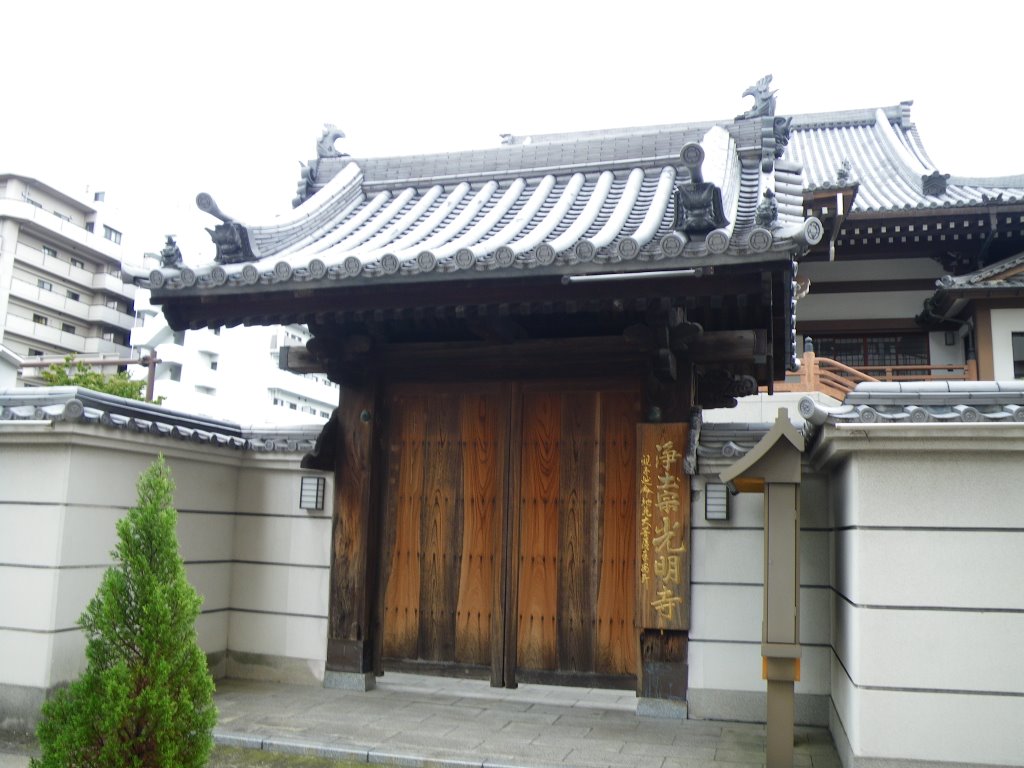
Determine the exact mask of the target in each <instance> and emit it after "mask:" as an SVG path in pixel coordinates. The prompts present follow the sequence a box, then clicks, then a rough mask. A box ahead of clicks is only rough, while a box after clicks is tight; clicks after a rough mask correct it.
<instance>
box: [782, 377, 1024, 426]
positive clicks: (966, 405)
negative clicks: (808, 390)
mask: <svg viewBox="0 0 1024 768" xmlns="http://www.w3.org/2000/svg"><path fill="white" fill-rule="evenodd" d="M799 411H800V415H801V416H802V417H803V418H805V419H806V420H807V421H808V422H810V423H811V424H813V425H815V426H821V425H823V424H849V423H862V424H885V423H888V424H898V423H906V424H922V423H925V422H968V423H974V422H978V423H998V422H1021V421H1024V381H968V382H962V381H961V382H957V381H930V382H864V383H861V384H858V385H857V387H856V389H854V391H852V392H850V393H849V394H848V395H847V396H846V399H845V400H844V401H843V404H842V405H840V406H836V407H827V406H824V405H821V404H820V403H818V402H816V401H815V400H813V399H812V398H810V397H804V398H802V399H801V400H800V405H799Z"/></svg>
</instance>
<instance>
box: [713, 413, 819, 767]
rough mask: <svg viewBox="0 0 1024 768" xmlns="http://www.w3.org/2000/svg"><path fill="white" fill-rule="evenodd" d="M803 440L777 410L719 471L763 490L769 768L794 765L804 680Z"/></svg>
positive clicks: (745, 488)
mask: <svg viewBox="0 0 1024 768" xmlns="http://www.w3.org/2000/svg"><path fill="white" fill-rule="evenodd" d="M803 450H804V438H803V435H801V434H800V433H799V432H798V431H797V429H796V427H794V426H793V424H792V423H791V422H790V420H789V413H788V412H787V411H786V409H785V408H780V409H779V415H778V417H777V418H776V420H775V424H774V425H773V426H772V428H771V429H770V430H769V431H768V433H767V434H766V435H765V436H764V437H763V438H761V440H760V441H759V442H758V444H757V445H755V446H754V448H753V449H752V450H751V451H750V452H749V453H747V454H746V455H745V456H743V457H742V458H740V459H739V460H738V461H736V463H735V464H733V465H732V466H731V467H729V468H728V469H727V470H725V471H724V472H722V473H721V475H720V477H721V479H722V481H723V482H725V483H728V484H729V485H730V486H731V488H732V490H734V491H735V492H738V493H763V494H764V620H763V622H762V624H761V656H762V659H763V662H762V671H763V675H764V678H765V680H767V681H768V691H767V693H768V697H767V698H768V702H767V704H768V705H767V721H768V722H767V725H768V728H767V740H766V744H765V753H766V758H767V760H766V764H767V766H768V768H791V767H792V765H793V723H794V713H795V698H794V685H795V683H796V681H798V680H799V679H800V479H801V471H802V470H801V465H800V457H801V455H802V453H803Z"/></svg>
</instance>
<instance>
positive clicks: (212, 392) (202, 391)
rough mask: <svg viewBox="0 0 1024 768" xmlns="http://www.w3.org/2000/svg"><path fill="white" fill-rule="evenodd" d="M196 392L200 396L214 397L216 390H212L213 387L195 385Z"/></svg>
mask: <svg viewBox="0 0 1024 768" xmlns="http://www.w3.org/2000/svg"><path fill="white" fill-rule="evenodd" d="M196 392H198V393H199V394H200V395H216V394H217V390H216V389H214V388H213V387H203V386H200V385H199V384H196Z"/></svg>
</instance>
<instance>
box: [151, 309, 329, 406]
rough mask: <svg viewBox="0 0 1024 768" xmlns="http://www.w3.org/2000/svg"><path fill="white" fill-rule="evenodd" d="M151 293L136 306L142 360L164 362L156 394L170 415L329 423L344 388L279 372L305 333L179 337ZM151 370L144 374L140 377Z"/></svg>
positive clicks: (283, 329) (281, 329)
mask: <svg viewBox="0 0 1024 768" xmlns="http://www.w3.org/2000/svg"><path fill="white" fill-rule="evenodd" d="M148 297H149V291H146V290H140V291H139V295H138V299H137V301H136V305H135V308H136V313H137V316H138V322H137V325H136V327H135V329H134V330H133V331H132V337H131V340H132V348H133V349H134V350H135V354H136V356H139V357H146V356H147V355H153V354H155V355H156V358H157V359H158V360H159V361H160V362H159V363H158V364H157V365H156V372H155V377H156V378H155V381H154V387H153V394H154V397H155V398H163V399H162V400H160V402H162V403H163V404H164V405H166V406H167V407H168V408H173V409H175V410H178V411H183V412H185V413H190V414H200V415H203V416H209V417H215V418H222V419H229V420H231V421H235V422H238V423H240V424H274V425H289V424H290V425H295V424H313V423H322V422H324V421H326V420H327V419H329V418H330V416H331V411H333V410H334V408H335V407H336V406H337V404H338V385H337V384H335V383H333V382H331V381H330V380H329V379H328V378H327V377H326V376H325V375H323V374H307V375H304V376H303V375H298V374H294V373H290V372H289V371H285V370H282V369H281V368H280V367H279V366H278V350H279V349H280V348H281V347H289V346H302V345H304V344H305V343H306V342H307V341H309V332H308V331H307V330H306V328H305V326H302V325H289V326H281V325H277V326H270V327H262V326H261V327H248V328H246V327H235V328H215V329H202V330H196V331H172V330H171V328H170V327H169V326H168V325H167V320H166V319H165V318H164V316H163V313H162V312H161V311H160V309H159V307H154V306H152V305H151V304H150V303H149V299H148ZM145 374H146V369H144V368H141V367H139V368H136V369H135V370H133V371H132V375H134V376H144V375H145Z"/></svg>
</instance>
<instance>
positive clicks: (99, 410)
mask: <svg viewBox="0 0 1024 768" xmlns="http://www.w3.org/2000/svg"><path fill="white" fill-rule="evenodd" d="M4 421H49V422H54V421H68V422H76V423H81V424H98V425H101V426H104V427H107V428H109V429H118V430H125V431H129V432H143V433H147V434H151V435H154V436H156V437H165V438H168V439H175V440H186V441H190V442H194V443H205V444H208V445H213V446H220V447H225V448H234V449H237V450H243V451H257V452H270V451H276V452H291V453H294V452H303V453H305V452H309V451H312V450H313V447H314V444H315V443H316V438H317V436H318V435H319V434H320V429H321V425H319V424H314V425H309V426H302V427H288V428H277V429H249V428H244V427H241V426H239V425H238V424H234V423H232V422H229V421H218V420H216V419H206V418H202V417H197V416H190V415H188V414H184V413H180V412H178V411H172V410H170V409H168V408H163V407H161V406H157V405H152V404H150V403H142V402H139V401H137V400H129V399H127V398H123V397H116V396H114V395H107V394H104V393H102V392H94V391H92V390H89V389H82V388H81V387H38V388H28V387H25V388H17V389H0V422H4Z"/></svg>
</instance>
